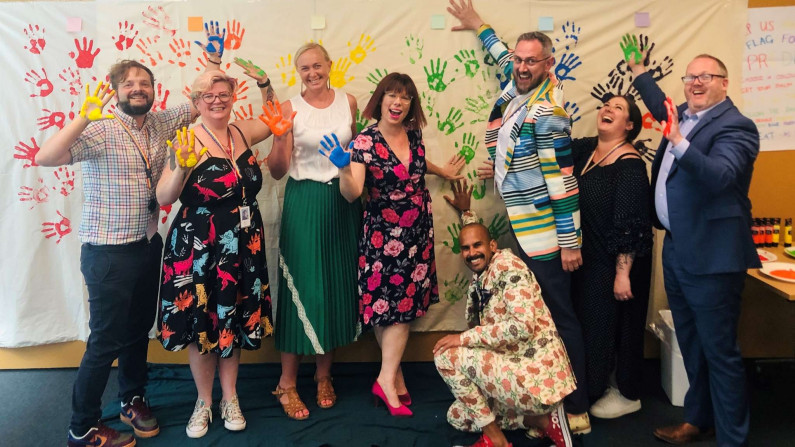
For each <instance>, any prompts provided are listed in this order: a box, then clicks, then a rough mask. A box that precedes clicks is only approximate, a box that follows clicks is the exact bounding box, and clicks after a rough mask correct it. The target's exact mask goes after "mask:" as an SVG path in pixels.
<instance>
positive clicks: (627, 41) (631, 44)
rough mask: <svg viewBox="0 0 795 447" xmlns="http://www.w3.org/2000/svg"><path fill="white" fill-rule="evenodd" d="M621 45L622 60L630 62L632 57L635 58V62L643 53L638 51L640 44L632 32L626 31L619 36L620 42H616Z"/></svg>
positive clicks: (637, 61) (638, 60)
mask: <svg viewBox="0 0 795 447" xmlns="http://www.w3.org/2000/svg"><path fill="white" fill-rule="evenodd" d="M618 45H619V46H620V47H621V51H622V52H623V53H624V60H625V61H626V62H630V61H631V60H632V59H634V60H635V63H636V64H639V63H640V59H641V58H642V57H643V55H642V54H641V52H640V45H639V44H638V38H637V36H635V35H634V34H631V33H627V34H624V36H622V37H621V42H619V44H618Z"/></svg>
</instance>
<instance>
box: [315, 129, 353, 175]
mask: <svg viewBox="0 0 795 447" xmlns="http://www.w3.org/2000/svg"><path fill="white" fill-rule="evenodd" d="M332 138H333V141H332ZM320 145H321V146H322V147H321V148H319V149H318V150H317V151H318V152H320V154H321V155H323V156H324V157H328V159H329V160H330V161H331V162H332V163H333V164H334V166H336V167H338V168H340V169H342V168H344V167H345V166H348V165H349V164H351V153H350V150H351V149H353V141H351V143H350V144H349V145H348V151H346V150H345V149H343V148H342V145H340V140H339V138H337V134H334V133H332V134H331V138H329V136H328V135H326V136H324V137H323V139H322V140H320Z"/></svg>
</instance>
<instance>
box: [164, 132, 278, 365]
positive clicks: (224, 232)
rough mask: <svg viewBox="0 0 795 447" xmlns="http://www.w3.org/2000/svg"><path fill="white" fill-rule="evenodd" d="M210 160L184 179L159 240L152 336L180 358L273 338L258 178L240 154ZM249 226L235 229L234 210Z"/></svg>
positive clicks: (251, 161) (225, 352) (248, 157)
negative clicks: (193, 347) (244, 211)
mask: <svg viewBox="0 0 795 447" xmlns="http://www.w3.org/2000/svg"><path fill="white" fill-rule="evenodd" d="M237 166H238V169H239V171H240V176H241V178H240V179H239V180H238V176H237V173H236V172H235V170H234V169H233V167H232V165H231V162H230V160H229V159H227V158H218V157H210V158H209V159H207V160H204V161H203V162H202V163H201V164H199V165H198V166H197V167H196V169H194V171H193V172H192V173H191V174H190V176H189V177H188V180H187V183H186V184H185V187H184V188H183V190H182V194H181V195H180V197H179V200H180V202H181V203H182V206H181V207H180V209H179V212H178V214H177V216H176V217H175V219H174V221H173V222H172V224H171V228H170V229H169V232H168V236H167V238H166V240H165V249H164V254H163V275H162V282H161V286H160V316H159V318H158V337H159V339H160V341H161V342H162V343H163V347H165V348H166V349H168V350H170V351H179V350H181V349H184V348H185V347H187V346H188V343H192V342H193V343H196V344H197V346H198V348H199V352H201V353H202V354H204V353H208V352H214V353H220V355H221V357H229V356H231V355H232V350H233V349H234V348H243V349H257V348H259V347H260V342H261V338H262V336H263V335H271V333H272V332H273V326H272V323H271V322H272V317H271V298H270V288H269V284H268V269H267V266H266V262H265V252H264V249H265V244H264V242H265V241H264V237H263V229H262V216H261V215H260V211H259V206H258V204H257V201H256V195H257V192H259V190H260V187H261V186H262V172H261V171H260V168H259V165H258V164H257V161H256V158H255V157H254V154H253V153H252V152H251V150H250V149H249V148H248V147H246V151H245V152H243V153H242V154H241V155H240V156H239V157H238V158H237ZM241 206H248V207H249V209H250V214H251V226H250V227H249V228H244V229H241V225H240V215H239V214H240V212H239V210H240V207H241Z"/></svg>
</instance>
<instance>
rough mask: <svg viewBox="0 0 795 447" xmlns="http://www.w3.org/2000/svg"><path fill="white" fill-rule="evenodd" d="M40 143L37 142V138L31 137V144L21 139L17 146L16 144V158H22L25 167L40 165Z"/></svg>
mask: <svg viewBox="0 0 795 447" xmlns="http://www.w3.org/2000/svg"><path fill="white" fill-rule="evenodd" d="M40 149H41V148H40V147H39V144H38V143H36V138H31V139H30V145H27V144H25V142H23V141H19V142H18V143H17V145H16V146H14V151H15V152H16V153H15V154H14V158H16V159H17V160H22V161H24V162H25V164H24V165H22V167H23V168H30V167H33V166H38V164H36V154H38V153H39V150H40Z"/></svg>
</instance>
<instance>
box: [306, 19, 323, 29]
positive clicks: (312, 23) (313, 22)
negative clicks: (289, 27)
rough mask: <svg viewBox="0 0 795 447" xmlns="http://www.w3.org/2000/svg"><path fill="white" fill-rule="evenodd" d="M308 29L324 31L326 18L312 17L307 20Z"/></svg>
mask: <svg viewBox="0 0 795 447" xmlns="http://www.w3.org/2000/svg"><path fill="white" fill-rule="evenodd" d="M309 27H310V28H312V29H324V28H325V27H326V16H312V17H311V18H310V19H309Z"/></svg>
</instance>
